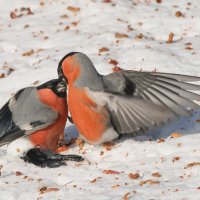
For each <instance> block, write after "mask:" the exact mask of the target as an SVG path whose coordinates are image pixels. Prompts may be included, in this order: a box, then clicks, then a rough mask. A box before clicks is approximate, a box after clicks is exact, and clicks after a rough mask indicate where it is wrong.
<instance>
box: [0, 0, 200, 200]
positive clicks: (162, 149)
mask: <svg viewBox="0 0 200 200" xmlns="http://www.w3.org/2000/svg"><path fill="white" fill-rule="evenodd" d="M105 1H106V0H105ZM157 2H158V1H155V0H124V1H120V0H112V1H111V2H109V1H108V3H104V2H103V0H84V1H82V0H76V1H75V0H46V1H43V0H40V1H34V0H30V1H25V0H19V1H15V0H9V3H8V1H5V0H1V1H0V11H1V17H0V74H1V73H4V74H5V75H6V77H5V78H1V79H0V94H1V95H0V106H3V104H4V103H5V102H6V101H7V100H8V99H9V98H10V97H11V95H12V94H14V93H15V92H16V91H17V90H19V89H21V88H23V87H27V86H33V85H34V83H35V85H38V84H40V83H42V82H44V81H47V80H49V79H52V78H55V77H57V72H56V70H57V64H58V62H59V60H60V59H61V58H62V57H63V56H64V55H65V54H67V53H69V52H71V51H81V52H84V53H86V54H87V55H88V56H89V57H90V58H91V60H92V61H93V63H94V64H95V66H96V67H97V70H98V71H99V72H100V73H102V74H107V73H110V72H111V71H112V67H113V65H112V64H109V61H110V60H111V59H114V60H116V61H117V62H118V63H119V64H118V66H120V67H122V68H125V69H135V70H140V69H141V68H142V70H146V71H152V70H154V69H155V68H156V70H157V71H159V72H170V73H182V74H189V75H199V76H200V67H199V66H200V59H199V57H200V49H199V44H200V34H199V33H200V12H199V9H200V4H199V0H188V1H183V0H177V1H172V0H168V1H165V0H162V2H161V3H157ZM70 6H71V7H75V8H80V10H79V9H74V8H69V7H70ZM22 7H25V8H26V7H29V8H30V9H31V11H32V12H33V14H28V15H27V13H28V11H27V10H26V9H23V10H22V11H20V8H22ZM15 9H17V12H16V15H17V16H18V15H20V14H23V15H22V16H21V17H17V18H14V19H11V18H10V13H11V12H13V11H15ZM75 10H76V12H74V11H75ZM177 11H181V13H182V14H183V16H180V17H176V16H175V13H176V12H177ZM171 32H173V33H174V38H173V41H174V42H173V43H166V41H167V40H168V36H169V34H170V33H171ZM116 33H120V34H126V35H124V37H122V38H116V37H115V34H116ZM141 34H142V35H141ZM102 47H106V48H108V51H107V52H101V53H99V49H101V48H102ZM24 53H25V54H24ZM23 55H24V56H23ZM5 66H6V67H5ZM10 68H12V69H14V71H13V70H9V69H10ZM36 81H37V82H36ZM199 117H200V116H199V113H196V114H194V117H192V118H190V119H181V120H179V121H178V122H174V123H173V124H167V125H165V126H163V127H161V128H160V129H155V130H152V131H150V132H149V133H148V135H147V136H143V137H137V138H124V139H120V140H117V141H115V145H114V146H113V147H111V150H109V148H107V149H108V150H106V148H105V147H104V146H93V145H88V144H85V145H84V147H83V150H80V149H79V147H78V146H76V145H73V146H72V147H71V148H70V150H69V151H68V152H66V153H76V154H81V155H82V156H83V157H85V158H86V161H84V162H83V163H78V164H77V163H73V162H68V165H67V166H64V167H60V168H57V169H41V168H38V167H36V166H34V165H31V164H26V163H24V162H23V161H22V160H20V159H17V158H14V157H11V156H10V155H8V154H7V153H6V147H2V148H0V165H3V167H2V169H1V170H0V171H1V173H0V174H1V176H0V180H1V181H0V200H5V199H6V200H15V199H19V200H24V199H31V200H36V199H38V200H39V199H42V200H46V199H48V200H50V199H52V200H57V199H60V200H64V199H73V200H74V199H75V200H79V199H84V200H90V199H98V200H100V199H102V200H110V199H124V200H126V199H134V200H141V199H177V200H189V199H200V197H199V194H200V188H199V187H200V165H198V162H200V156H199V155H200V148H199V147H200V146H199V144H200V134H199V133H200V126H199V123H198V122H197V121H196V120H197V119H198V118H199ZM74 132H75V128H74V127H73V126H72V125H70V124H69V123H68V124H67V128H66V134H71V135H74ZM172 132H179V133H182V134H183V136H182V137H178V138H170V137H169V135H170V134H171V133H172ZM160 138H164V139H165V141H164V142H160V143H158V142H157V139H160ZM193 162H195V163H196V166H190V165H189V166H187V165H188V164H190V163H193ZM195 163H193V165H194V164H195ZM0 168H1V167H0ZM104 170H115V171H117V172H119V174H105V173H103V172H104ZM19 172H21V173H19ZM156 172H158V173H159V174H160V175H161V176H160V177H154V176H152V174H153V173H156ZM129 173H133V174H136V173H138V174H139V178H137V179H130V178H129ZM95 178H96V181H95V180H94V179H95ZM146 180H151V181H147V182H142V181H146ZM153 183H154V184H153ZM42 187H47V188H50V190H46V192H44V193H42V192H40V189H41V188H42ZM52 188H53V189H52ZM56 188H57V189H58V190H57V189H56ZM51 190H52V191H51Z"/></svg>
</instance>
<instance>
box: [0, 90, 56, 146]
mask: <svg viewBox="0 0 200 200" xmlns="http://www.w3.org/2000/svg"><path fill="white" fill-rule="evenodd" d="M57 117H58V113H57V112H56V111H54V110H52V109H51V108H50V107H48V106H47V105H45V104H43V103H42V102H41V101H40V100H39V97H38V95H37V90H36V88H34V87H30V88H25V89H22V90H20V91H19V92H18V93H17V94H16V95H15V96H14V97H12V98H11V99H10V100H9V101H8V102H7V103H6V104H5V105H4V106H3V107H2V108H1V110H0V146H2V145H4V144H6V143H9V142H11V141H13V140H15V139H17V138H19V137H22V136H26V135H29V134H31V133H33V132H34V131H36V130H39V129H42V128H45V127H47V126H49V125H50V124H52V123H53V122H55V120H56V119H57Z"/></svg>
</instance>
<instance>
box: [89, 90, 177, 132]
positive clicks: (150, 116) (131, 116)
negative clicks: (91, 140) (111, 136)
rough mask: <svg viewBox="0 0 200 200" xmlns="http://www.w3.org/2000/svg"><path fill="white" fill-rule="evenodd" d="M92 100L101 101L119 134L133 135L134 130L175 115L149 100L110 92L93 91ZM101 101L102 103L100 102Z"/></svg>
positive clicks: (158, 122) (157, 123)
mask: <svg viewBox="0 0 200 200" xmlns="http://www.w3.org/2000/svg"><path fill="white" fill-rule="evenodd" d="M92 95H93V96H91V97H93V98H94V97H95V98H94V100H95V101H97V103H98V102H101V105H104V106H105V108H106V109H107V111H108V113H109V116H110V120H111V123H112V125H113V126H114V128H115V130H116V131H117V132H118V133H120V134H129V133H131V134H132V135H134V134H135V133H134V132H136V131H139V130H140V129H145V128H147V127H153V126H156V125H160V124H162V123H164V122H166V121H169V120H173V119H176V115H175V114H174V113H173V112H171V111H170V110H169V109H166V108H165V107H161V106H158V105H155V104H154V103H153V102H151V101H147V100H145V99H142V98H139V97H134V96H123V95H116V94H110V93H105V92H103V93H99V94H98V92H93V93H92ZM102 102H103V103H102Z"/></svg>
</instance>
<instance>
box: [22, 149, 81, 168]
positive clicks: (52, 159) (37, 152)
mask: <svg viewBox="0 0 200 200" xmlns="http://www.w3.org/2000/svg"><path fill="white" fill-rule="evenodd" d="M22 159H23V160H24V161H25V162H28V163H33V164H34V165H36V166H39V167H49V168H55V167H60V166H63V165H66V163H65V161H76V162H80V161H83V160H84V159H83V157H81V156H78V155H73V154H69V155H61V154H54V153H53V152H52V151H50V150H45V149H39V148H34V149H31V150H29V151H28V152H27V154H26V156H24V157H22Z"/></svg>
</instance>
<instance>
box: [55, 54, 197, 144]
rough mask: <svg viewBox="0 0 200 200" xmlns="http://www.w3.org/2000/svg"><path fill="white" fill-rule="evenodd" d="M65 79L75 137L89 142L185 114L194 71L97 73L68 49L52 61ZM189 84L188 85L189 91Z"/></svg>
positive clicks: (192, 96)
mask: <svg viewBox="0 0 200 200" xmlns="http://www.w3.org/2000/svg"><path fill="white" fill-rule="evenodd" d="M58 75H59V77H60V78H63V79H65V81H67V83H68V108H69V111H70V113H71V116H72V120H73V122H74V124H75V125H76V126H77V128H78V130H79V133H80V135H81V137H82V138H83V139H84V140H86V141H87V142H89V143H91V144H100V143H103V142H108V141H112V140H114V139H116V138H118V137H119V136H122V135H132V136H136V135H138V134H144V133H145V131H146V130H147V129H148V128H149V127H153V126H156V125H160V124H163V123H164V122H167V121H170V120H174V119H177V118H178V117H180V116H190V115H191V113H192V110H193V109H199V105H197V104H196V103H194V102H193V100H200V95H198V94H195V93H193V92H191V91H198V90H200V86H198V85H195V84H192V83H188V82H195V81H200V77H195V76H187V75H179V74H168V73H157V72H137V71H132V70H121V71H119V72H114V73H111V74H108V75H105V76H103V75H101V74H99V73H98V72H97V70H96V69H95V67H94V65H93V63H92V62H91V60H90V59H89V58H88V57H87V56H86V55H85V54H83V53H80V52H72V53H69V54H67V55H66V56H64V57H63V58H62V59H61V61H60V62H59V65H58ZM189 90H190V91H189Z"/></svg>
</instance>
